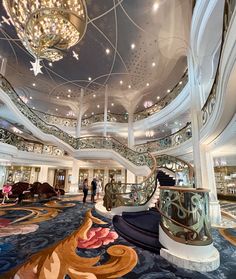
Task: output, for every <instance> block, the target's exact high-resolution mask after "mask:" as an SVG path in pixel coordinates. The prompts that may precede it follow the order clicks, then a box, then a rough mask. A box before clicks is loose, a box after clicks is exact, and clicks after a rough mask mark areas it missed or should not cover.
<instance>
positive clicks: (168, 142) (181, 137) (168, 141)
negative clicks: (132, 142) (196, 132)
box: [135, 123, 192, 153]
mask: <svg viewBox="0 0 236 279" xmlns="http://www.w3.org/2000/svg"><path fill="white" fill-rule="evenodd" d="M191 138H192V128H191V123H187V124H186V126H185V127H183V128H182V129H180V130H179V131H177V132H175V133H173V134H170V135H168V136H166V137H164V138H161V139H157V140H152V141H148V142H146V143H142V144H137V145H136V146H135V150H136V151H139V152H151V153H152V152H156V151H159V150H164V149H168V148H172V147H176V146H178V145H180V144H181V143H183V142H185V141H187V140H189V139H191Z"/></svg>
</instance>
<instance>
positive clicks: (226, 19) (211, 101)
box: [202, 0, 236, 125]
mask: <svg viewBox="0 0 236 279" xmlns="http://www.w3.org/2000/svg"><path fill="white" fill-rule="evenodd" d="M235 5H236V1H235V0H225V7H224V16H223V32H222V40H221V48H220V55H219V61H218V65H217V70H216V74H215V79H214V82H213V85H212V88H211V91H210V94H209V96H208V98H207V100H206V102H205V104H204V106H203V107H202V124H203V125H205V124H206V123H207V122H208V120H209V118H210V116H211V114H212V113H213V110H214V107H215V103H216V92H217V86H218V81H219V73H220V62H221V56H222V50H223V45H224V41H225V37H226V33H227V31H228V27H229V23H230V20H231V17H232V15H233V12H234V9H235Z"/></svg>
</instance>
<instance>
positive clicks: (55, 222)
mask: <svg viewBox="0 0 236 279" xmlns="http://www.w3.org/2000/svg"><path fill="white" fill-rule="evenodd" d="M72 202H74V201H72ZM74 203H76V206H75V207H72V208H64V209H62V212H61V213H59V215H58V216H57V217H55V218H54V219H51V220H49V221H45V222H41V223H39V224H38V225H39V229H38V230H37V231H35V232H33V233H29V234H26V235H12V236H8V237H2V238H0V274H2V273H4V272H6V271H8V270H10V269H12V268H13V267H15V266H17V265H19V264H22V263H24V262H26V261H27V260H28V259H29V258H30V256H31V255H33V254H34V253H36V252H38V251H41V250H42V249H44V248H46V247H49V246H51V245H52V244H55V243H57V242H58V241H60V240H62V239H64V238H65V237H66V236H68V235H69V234H71V233H72V232H73V231H75V230H76V229H77V228H78V227H79V226H80V225H81V222H82V221H83V217H84V214H85V212H86V211H87V209H88V208H91V207H92V205H91V204H87V206H86V207H83V206H82V203H81V202H78V201H75V202H74ZM40 205H42V204H36V203H34V204H33V205H32V206H40ZM15 214H16V213H15ZM93 215H94V216H97V217H99V218H100V219H102V220H104V221H106V222H108V220H107V219H105V218H103V217H101V216H100V215H98V214H97V213H96V212H94V211H93ZM11 217H12V216H11ZM110 227H111V228H112V225H111V224H110ZM213 238H214V245H215V247H216V248H217V249H218V250H219V252H220V256H221V266H220V268H219V269H218V270H216V271H214V272H209V273H200V272H194V271H189V270H186V269H182V268H178V267H176V266H174V265H172V264H170V263H169V262H167V261H166V260H165V259H163V258H162V257H161V256H160V255H157V254H155V253H152V252H149V251H146V250H143V249H142V248H139V247H136V246H133V245H132V244H130V243H129V242H127V241H126V240H124V239H123V238H122V237H119V238H118V239H117V240H116V241H115V243H112V244H109V245H107V246H105V247H103V246H102V247H100V248H98V249H78V251H77V253H78V255H81V256H83V257H94V256H98V255H99V254H101V253H102V254H103V256H102V259H101V261H102V262H103V261H106V260H107V254H106V250H107V248H108V247H109V246H111V245H114V244H123V245H127V246H130V247H133V248H134V249H135V251H136V253H137V255H138V264H137V265H136V266H135V268H134V269H133V270H132V271H131V272H130V273H128V274H126V275H125V276H123V277H121V278H122V279H123V278H129V279H132V278H135V279H137V278H139V279H157V278H198V279H203V278H214V279H215V278H219V279H224V278H229V279H231V278H236V247H234V246H232V245H231V244H230V243H229V242H228V241H226V240H225V239H224V238H223V237H222V236H221V235H220V234H219V232H218V231H217V230H213ZM67 278H69V277H67Z"/></svg>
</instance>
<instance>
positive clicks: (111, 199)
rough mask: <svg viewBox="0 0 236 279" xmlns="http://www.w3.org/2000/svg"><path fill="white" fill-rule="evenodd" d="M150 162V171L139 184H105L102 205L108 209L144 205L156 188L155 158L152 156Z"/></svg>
mask: <svg viewBox="0 0 236 279" xmlns="http://www.w3.org/2000/svg"><path fill="white" fill-rule="evenodd" d="M150 156H152V155H150ZM152 162H155V163H154V164H152V171H151V173H150V174H149V176H148V177H146V178H145V179H144V181H143V182H141V183H140V184H132V183H116V182H113V183H108V184H107V185H106V187H105V195H104V198H103V201H104V203H103V205H104V206H105V207H106V209H107V210H108V211H109V210H111V209H112V208H115V207H119V206H140V205H144V204H146V203H147V202H148V201H149V200H150V199H151V198H152V196H153V194H154V193H155V190H156V188H157V184H156V160H155V158H154V157H153V156H152Z"/></svg>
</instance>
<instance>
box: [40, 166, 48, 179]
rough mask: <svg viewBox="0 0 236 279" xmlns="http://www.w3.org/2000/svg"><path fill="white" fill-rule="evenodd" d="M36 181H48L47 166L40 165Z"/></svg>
mask: <svg viewBox="0 0 236 279" xmlns="http://www.w3.org/2000/svg"><path fill="white" fill-rule="evenodd" d="M38 182H41V183H44V182H48V166H41V167H40V172H39V176H38Z"/></svg>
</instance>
